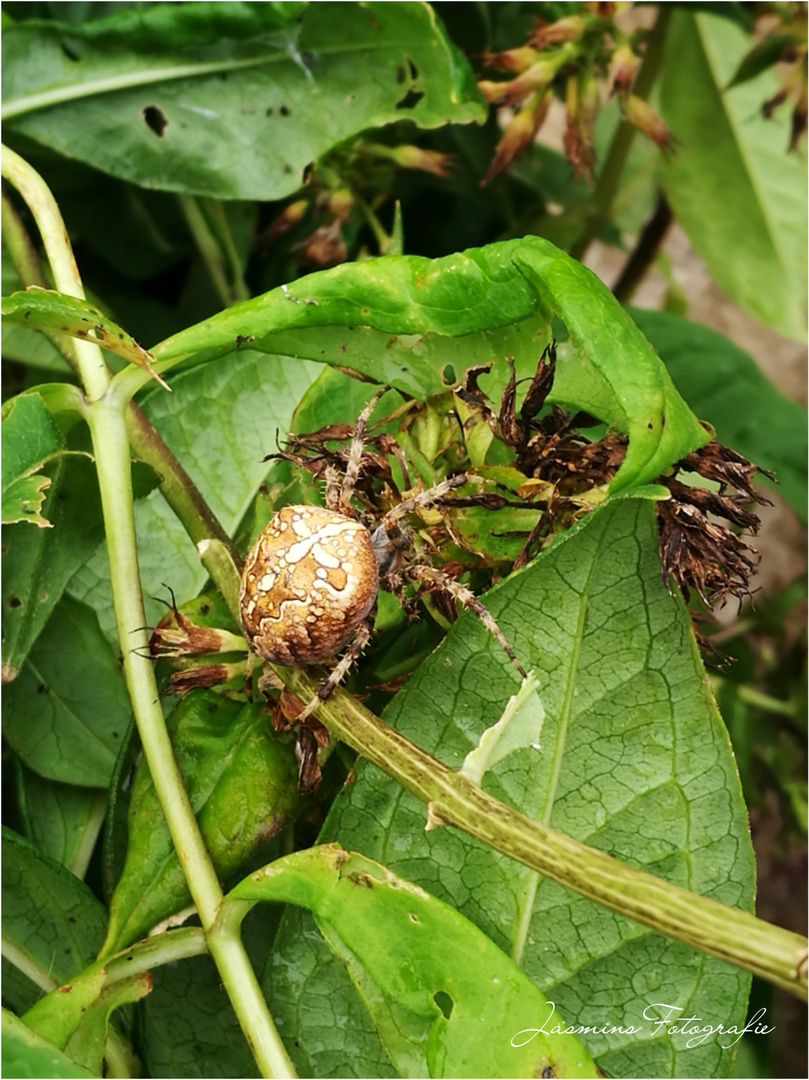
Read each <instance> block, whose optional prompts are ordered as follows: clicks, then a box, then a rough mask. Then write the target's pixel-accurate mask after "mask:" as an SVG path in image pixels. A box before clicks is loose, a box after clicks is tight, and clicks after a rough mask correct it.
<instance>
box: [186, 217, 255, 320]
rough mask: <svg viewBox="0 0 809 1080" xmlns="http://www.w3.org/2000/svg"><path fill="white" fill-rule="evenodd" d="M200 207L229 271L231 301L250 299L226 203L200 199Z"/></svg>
mask: <svg viewBox="0 0 809 1080" xmlns="http://www.w3.org/2000/svg"><path fill="white" fill-rule="evenodd" d="M199 202H200V207H201V208H202V212H203V213H204V215H205V219H206V221H207V222H208V228H209V229H210V230H211V233H212V234H213V235H214V237H215V238H216V241H217V243H218V244H219V248H220V250H221V252H222V257H223V258H224V260H225V266H226V267H227V271H228V284H229V289H230V295H231V303H236V302H237V301H239V300H249V299H250V290H249V289H248V288H247V283H246V282H245V280H244V276H243V274H242V264H241V260H240V258H239V253H238V251H237V250H236V245H235V243H234V242H233V234H232V232H231V231H230V223H229V222H228V218H227V214H226V213H225V207H224V204H223V203H222V202H221V201H220V200H219V199H200V200H199Z"/></svg>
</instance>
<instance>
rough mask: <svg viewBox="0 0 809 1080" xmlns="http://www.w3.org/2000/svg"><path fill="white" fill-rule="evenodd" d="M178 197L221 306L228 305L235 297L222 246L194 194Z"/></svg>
mask: <svg viewBox="0 0 809 1080" xmlns="http://www.w3.org/2000/svg"><path fill="white" fill-rule="evenodd" d="M178 198H179V202H180V206H181V208H182V211H183V214H184V216H185V220H186V222H187V224H188V228H189V229H190V230H191V235H192V236H193V237H194V243H195V244H196V245H197V250H198V251H199V253H200V255H201V256H202V261H203V262H204V263H205V266H206V268H207V270H208V274H209V275H210V278H211V281H212V282H213V286H214V289H215V290H216V294H217V296H218V297H219V299H220V301H221V303H222V306H223V307H230V305H231V304H232V303H233V301H234V299H235V297H234V293H233V291H232V290H231V287H230V283H229V282H228V277H227V273H226V272H225V259H224V257H223V252H222V248H221V246H220V244H219V242H218V240H217V238H216V237H215V236H214V234H213V231H212V230H211V228H210V225H209V223H208V220H207V218H206V216H205V214H204V213H203V211H202V207H201V205H200V200H199V199H197V198H196V196H194V195H179V196H178Z"/></svg>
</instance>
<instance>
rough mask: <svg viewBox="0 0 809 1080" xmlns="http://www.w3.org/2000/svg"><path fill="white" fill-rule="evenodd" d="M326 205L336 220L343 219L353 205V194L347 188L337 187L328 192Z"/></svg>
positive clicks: (347, 215)
mask: <svg viewBox="0 0 809 1080" xmlns="http://www.w3.org/2000/svg"><path fill="white" fill-rule="evenodd" d="M326 205H327V207H328V210H329V212H330V213H331V214H332V215H333V216H334V218H335V219H336V220H337V221H345V220H346V219H347V218H348V217H349V215H350V214H351V210H352V208H353V206H354V196H353V195H352V194H351V191H350V190H349V189H348V188H338V189H337V190H336V191H330V192H329V193H328V195H327V197H326Z"/></svg>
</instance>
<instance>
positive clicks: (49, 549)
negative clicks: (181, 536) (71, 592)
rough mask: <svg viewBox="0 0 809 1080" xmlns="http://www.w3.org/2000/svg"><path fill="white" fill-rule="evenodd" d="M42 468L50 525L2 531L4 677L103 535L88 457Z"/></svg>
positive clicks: (13, 673) (12, 674) (12, 673)
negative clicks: (48, 481)
mask: <svg viewBox="0 0 809 1080" xmlns="http://www.w3.org/2000/svg"><path fill="white" fill-rule="evenodd" d="M19 400H20V401H22V398H20V399H19ZM15 407H16V406H15ZM45 468H46V470H47V475H48V476H49V477H50V478H51V481H52V483H51V486H50V488H48V490H47V493H46V497H45V506H44V513H45V516H46V517H47V518H48V519H49V521H50V522H51V523H52V524H53V528H52V529H29V528H28V526H27V525H23V524H18V525H11V526H9V527H7V528H6V530H5V535H4V543H5V547H4V553H3V608H4V612H5V617H4V619H3V681H4V682H9V681H11V680H12V679H14V678H16V677H17V674H18V673H19V671H20V669H21V667H22V665H23V662H24V661H25V658H26V657H27V656H28V652H29V650H30V648H31V646H32V645H33V643H34V642H35V641H36V639H37V637H38V636H39V634H40V632H41V630H42V628H43V626H44V625H45V623H46V622H47V620H48V618H49V617H50V615H51V612H52V611H53V609H54V606H55V605H56V604H57V602H58V601H59V599H60V598H61V596H62V594H63V592H64V590H65V586H66V585H67V583H68V581H69V580H70V579H71V578H72V577H73V575H74V574H75V572H76V571H77V570H78V569H79V567H80V566H83V565H84V563H86V562H87V560H88V559H89V558H90V556H91V555H92V554H93V552H94V551H96V549H97V548H98V547H99V544H100V543H101V541H102V539H103V536H104V526H103V521H102V517H101V500H100V498H99V494H98V481H97V479H96V473H95V465H94V464H93V462H91V461H90V460H88V459H87V458H86V457H84V456H82V455H72V454H71V455H65V454H62V455H60V456H58V457H57V458H56V460H54V461H52V462H51V463H50V464H48V465H47V466H46V467H45ZM104 558H106V554H104Z"/></svg>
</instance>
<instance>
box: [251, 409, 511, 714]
mask: <svg viewBox="0 0 809 1080" xmlns="http://www.w3.org/2000/svg"><path fill="white" fill-rule="evenodd" d="M384 392H385V391H384V390H381V391H379V393H377V394H375V395H374V396H373V397H372V398H371V400H370V401H369V402H368V404H367V405H366V406H365V408H364V409H363V410H362V412H361V413H360V415H359V417H358V419H357V422H356V425H355V428H354V432H353V436H352V437H351V443H350V446H349V450H348V454H347V458H346V467H345V474H344V476H343V478H342V481H340V477H339V473H338V470H337V468H336V466H335V464H334V462H333V460H332V461H329V462H328V463H326V464H325V465H324V466H323V468H322V470H321V471H322V472H323V474H324V477H325V501H326V506H325V507H318V506H287V507H284V508H283V509H281V510H279V511H278V513H276V514H275V516H274V517H273V518H272V520H271V521H270V522H269V524H268V525H267V527H266V528H265V529H264V531H263V532H262V533H261V535H260V536H259V537H258V539H257V540H256V542H255V544H254V545H253V548H252V550H251V551H250V553H249V555H248V556H247V559H246V561H245V566H244V570H243V572H242V578H241V593H240V610H241V621H242V626H243V629H244V632H245V635H246V637H247V640H248V642H249V644H250V647H251V649H252V650H253V652H254V653H256V654H257V655H258V656H260V657H262V658H263V659H265V660H269V661H270V662H272V663H275V664H288V665H291V664H318V663H322V662H323V661H326V660H331V659H332V658H334V657H335V656H337V655H338V654H339V653H340V652H341V650H343V649H344V650H345V651H344V652H343V654H342V656H341V657H340V659H339V660H338V662H337V663H336V665H335V666H334V668H333V669H332V671H331V673H330V674H329V675H328V677H327V678H326V679H325V681H324V682H323V683H322V684H321V686H320V688H319V690H318V692H317V694H316V695H315V696H314V697H313V698H312V700H311V701H310V702H309V703H308V704H307V705H306V706H305V707H304V708H303V710H302V711H301V712H300V713H299V714H298V715H297V716H296V717H295V722H297V723H303V722H305V721H306V720H307V718H308V717H310V716H311V715H312V713H313V712H314V711H315V709H317V708H318V706H319V705H321V704H322V703H323V702H324V701H326V699H327V698H328V697H329V695H330V694H331V693H332V692H333V691H334V689H335V688H336V687H337V686H338V685H339V684H340V683H341V682H342V680H343V678H344V677H345V676H346V674H347V672H348V670H349V668H350V667H351V665H352V664H353V663H354V661H355V660H357V658H358V657H359V656H360V654H361V653H362V651H363V649H364V648H365V646H366V645H367V644H368V641H369V639H370V637H371V633H372V630H373V625H374V616H375V613H376V599H377V593H378V591H379V589H380V588H382V589H385V590H387V591H389V592H392V593H394V594H395V595H396V596H397V597H399V599H400V600H401V601H402V603H403V606H405V608H406V609H407V608H408V607H410V603H409V601H408V600H407V599H406V597H405V596H404V594H403V589H404V587H405V585H407V584H408V583H416V584H418V585H419V587H420V588H421V589H426V590H428V591H443V592H445V593H448V594H449V595H450V596H452V597H454V598H455V599H456V600H457V601H459V602H460V603H461V604H462V605H463V606H464V607H467V608H469V609H471V610H472V611H473V612H474V613H475V614H476V615H477V616H478V618H479V619H480V620H481V622H482V623H483V624H484V625H485V626H486V628H487V629H488V630H489V631H490V633H491V634H493V635H494V637H495V638H496V639H497V641H498V642H499V643H500V645H501V646H502V647H503V649H504V651H505V652H506V654H507V655H508V657H509V659H510V660H511V662H512V663H513V664H514V666H515V668H516V669H517V671H518V672H519V673H520V676H521V677H522V678H525V677H526V673H525V670H524V669H523V667H522V665H521V664H520V662H519V661H518V660H517V657H516V655H515V653H514V651H513V649H512V648H511V646H510V645H509V643H508V642H507V641H506V639H505V637H504V635H503V633H502V631H501V630H500V628H499V626H498V625H497V623H496V622H495V620H494V619H493V617H492V616H491V614H490V613H489V612H488V611H487V610H486V608H485V607H484V606H483V605H482V604H481V603H480V601H479V600H478V599H477V597H476V596H475V595H474V593H472V591H471V590H470V589H468V588H467V587H466V586H465V585H463V584H461V583H460V582H458V581H456V580H454V579H453V578H452V577H450V576H449V575H448V574H447V573H445V572H443V571H441V570H438V569H437V568H435V567H434V566H432V565H429V564H427V563H425V562H423V561H419V558H418V555H417V553H416V550H415V548H414V545H413V540H412V533H411V531H410V529H409V528H408V526H407V524H406V520H405V519H406V518H407V516H408V515H410V514H413V513H414V512H416V511H418V510H420V509H423V508H425V507H430V506H432V507H435V506H441V505H442V504H443V505H449V504H451V503H453V502H454V503H462V502H467V501H468V500H467V499H456V500H453V499H452V497H451V492H452V491H454V490H455V489H456V488H459V487H461V486H462V485H463V484H467V483H469V482H470V481H472V480H474V478H473V477H470V476H469V474H467V473H465V472H461V473H458V474H456V475H455V476H451V477H449V478H448V479H446V480H443V481H441V482H440V483H438V484H436V485H435V486H433V487H431V488H429V489H427V490H426V491H422V492H420V493H418V494H416V495H413V496H411V497H409V498H406V499H403V500H402V501H401V502H399V503H398V504H397V505H395V506H393V508H392V509H390V510H388V511H387V512H386V513H384V514H383V516H382V517H381V519H380V520H378V522H375V523H373V522H372V523H371V527H370V528H369V527H368V526H366V524H364V522H363V520H362V519H361V517H360V515H359V513H358V512H357V510H356V509H355V507H354V505H353V502H352V497H353V496H354V495H355V489H356V488H357V483H358V480H359V478H360V474H361V471H362V470H363V467H364V460H365V457H364V455H365V438H366V430H367V427H368V421H369V418H370V416H371V412H372V411H373V408H374V406H375V405H376V403H377V401H378V400H379V398H380V397H381V396H382V394H383V393H384ZM281 456H287V455H281ZM471 498H472V500H475V499H476V497H475V496H472V497H471ZM481 498H483V499H485V498H486V497H485V496H482V497H481Z"/></svg>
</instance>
